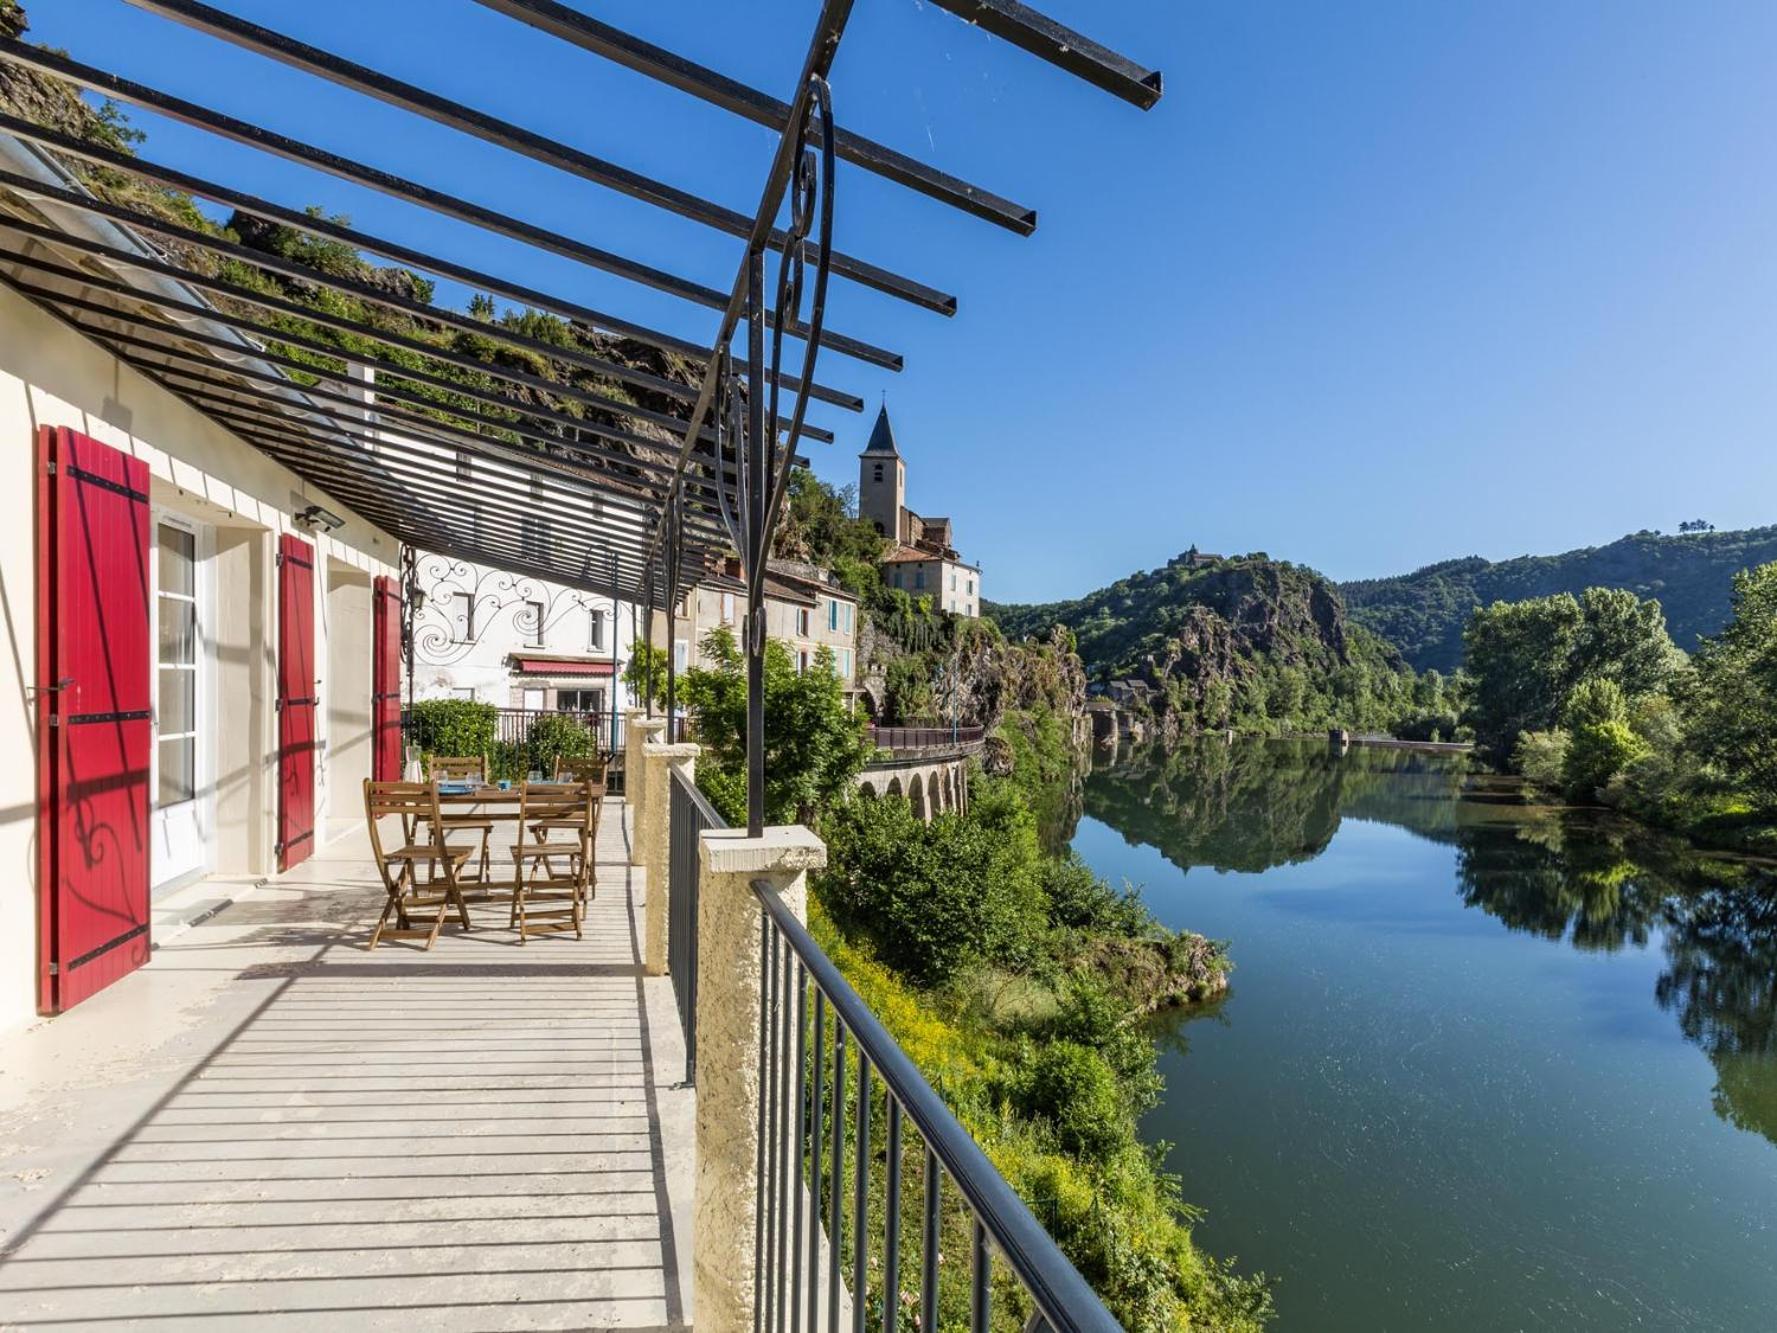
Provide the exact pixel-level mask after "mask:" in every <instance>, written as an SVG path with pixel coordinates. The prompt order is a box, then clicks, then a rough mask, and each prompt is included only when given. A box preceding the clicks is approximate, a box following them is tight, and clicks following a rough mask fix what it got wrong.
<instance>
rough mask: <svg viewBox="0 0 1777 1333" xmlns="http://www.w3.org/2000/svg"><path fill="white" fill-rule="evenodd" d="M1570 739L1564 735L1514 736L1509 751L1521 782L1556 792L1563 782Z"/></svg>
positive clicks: (1531, 733)
mask: <svg viewBox="0 0 1777 1333" xmlns="http://www.w3.org/2000/svg"><path fill="white" fill-rule="evenodd" d="M1570 741H1571V738H1570V737H1569V736H1568V734H1567V733H1566V732H1565V731H1562V730H1560V729H1559V728H1557V729H1556V730H1553V731H1524V732H1520V733H1519V734H1518V744H1517V747H1516V748H1515V749H1514V750H1513V751H1512V767H1513V768H1515V769H1517V770H1518V772H1520V773H1522V774H1523V775H1524V776H1525V778H1527V779H1528V780H1529V781H1531V782H1533V783H1535V784H1536V785H1537V786H1539V787H1543V788H1546V789H1548V790H1549V791H1559V790H1560V789H1561V787H1562V786H1563V784H1565V782H1566V781H1567V748H1568V745H1569V743H1570Z"/></svg>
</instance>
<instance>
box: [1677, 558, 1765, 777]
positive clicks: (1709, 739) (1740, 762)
mask: <svg viewBox="0 0 1777 1333" xmlns="http://www.w3.org/2000/svg"><path fill="white" fill-rule="evenodd" d="M1683 707H1684V714H1685V727H1686V731H1687V733H1688V736H1689V745H1690V747H1691V748H1692V750H1693V751H1694V752H1695V753H1696V755H1697V756H1698V757H1699V758H1700V759H1701V760H1702V761H1703V762H1704V763H1705V764H1708V765H1710V766H1712V767H1713V768H1714V769H1715V771H1716V772H1717V774H1718V775H1719V776H1720V777H1721V778H1722V779H1723V780H1724V781H1726V782H1728V783H1731V784H1732V785H1733V786H1734V787H1736V788H1737V789H1739V790H1741V791H1744V792H1745V793H1746V794H1747V795H1748V796H1749V797H1750V798H1751V799H1752V801H1753V802H1754V803H1755V804H1756V805H1757V806H1758V807H1759V808H1760V809H1762V810H1767V811H1771V810H1777V562H1772V563H1771V564H1767V565H1761V566H1760V567H1759V568H1757V569H1751V570H1744V571H1742V572H1741V573H1739V574H1737V575H1735V576H1734V618H1733V620H1732V621H1730V622H1729V624H1728V626H1727V628H1726V629H1724V630H1723V631H1722V632H1721V634H1720V636H1718V637H1717V638H1715V639H1712V640H1709V641H1706V642H1705V643H1704V644H1703V646H1702V647H1701V648H1700V649H1699V650H1698V652H1697V656H1696V660H1695V678H1694V681H1693V682H1692V683H1691V684H1690V687H1689V689H1688V690H1687V691H1686V692H1685V693H1684V695H1683Z"/></svg>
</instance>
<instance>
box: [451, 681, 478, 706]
mask: <svg viewBox="0 0 1777 1333" xmlns="http://www.w3.org/2000/svg"><path fill="white" fill-rule="evenodd" d="M450 697H451V698H453V699H467V700H468V701H469V702H470V703H474V702H475V687H474V686H473V685H471V686H469V687H467V688H461V687H459V688H457V689H454V690H452V691H451V692H450Z"/></svg>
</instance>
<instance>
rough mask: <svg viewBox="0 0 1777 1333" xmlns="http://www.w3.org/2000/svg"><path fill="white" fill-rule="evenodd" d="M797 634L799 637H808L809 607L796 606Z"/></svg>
mask: <svg viewBox="0 0 1777 1333" xmlns="http://www.w3.org/2000/svg"><path fill="white" fill-rule="evenodd" d="M796 634H797V636H798V637H799V638H804V639H806V638H807V637H808V608H807V607H806V606H799V607H797V608H796Z"/></svg>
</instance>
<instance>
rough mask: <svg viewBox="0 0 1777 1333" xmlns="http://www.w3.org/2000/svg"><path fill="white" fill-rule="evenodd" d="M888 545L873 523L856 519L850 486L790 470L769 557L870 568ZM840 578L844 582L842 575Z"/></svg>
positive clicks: (832, 566)
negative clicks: (835, 485) (839, 486)
mask: <svg viewBox="0 0 1777 1333" xmlns="http://www.w3.org/2000/svg"><path fill="white" fill-rule="evenodd" d="M887 545H888V541H887V539H886V538H884V537H883V535H882V534H881V533H879V532H878V531H877V530H876V528H875V526H874V525H873V524H871V523H869V522H867V521H865V520H864V519H861V518H859V517H858V510H857V496H856V493H855V491H854V489H853V488H852V487H850V486H847V487H845V488H844V489H843V490H835V489H834V488H833V487H831V486H828V485H826V484H825V483H823V482H822V481H820V480H819V479H818V478H817V477H816V476H815V475H814V474H813V473H812V472H810V471H808V470H807V469H806V468H796V469H795V470H794V471H792V472H791V473H790V483H789V490H788V492H787V494H786V495H785V497H784V511H783V516H782V517H781V518H780V519H779V520H778V526H777V532H776V534H775V535H774V537H773V541H772V554H773V555H776V556H784V557H788V558H790V559H792V560H807V561H811V562H812V563H814V564H817V565H820V566H822V567H824V568H828V569H833V570H835V572H838V571H839V567H840V566H841V565H844V566H846V567H847V571H848V572H853V573H855V571H856V568H857V567H858V566H863V567H867V568H869V569H870V570H872V571H874V569H875V567H876V562H877V561H878V560H879V559H881V558H882V553H883V549H884V548H885V547H886V546H887ZM841 582H845V575H844V574H841ZM846 587H847V588H849V589H850V590H851V591H852V592H856V593H862V592H863V591H864V590H863V589H862V588H858V587H853V586H852V585H851V584H850V583H846Z"/></svg>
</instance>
